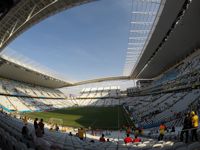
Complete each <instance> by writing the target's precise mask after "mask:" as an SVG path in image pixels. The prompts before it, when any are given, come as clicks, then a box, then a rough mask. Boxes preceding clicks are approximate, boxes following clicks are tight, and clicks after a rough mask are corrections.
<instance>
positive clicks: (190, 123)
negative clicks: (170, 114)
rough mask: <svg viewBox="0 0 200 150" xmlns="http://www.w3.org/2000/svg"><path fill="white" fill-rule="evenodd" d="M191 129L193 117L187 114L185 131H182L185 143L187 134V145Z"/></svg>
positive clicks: (184, 125)
mask: <svg viewBox="0 0 200 150" xmlns="http://www.w3.org/2000/svg"><path fill="white" fill-rule="evenodd" d="M191 128H192V120H191V117H190V113H187V114H186V115H185V119H184V124H183V129H182V131H181V135H180V140H181V142H182V141H183V135H184V133H185V143H187V142H188V135H189V129H191Z"/></svg>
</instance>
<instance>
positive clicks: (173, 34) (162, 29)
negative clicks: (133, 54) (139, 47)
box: [131, 0, 200, 78]
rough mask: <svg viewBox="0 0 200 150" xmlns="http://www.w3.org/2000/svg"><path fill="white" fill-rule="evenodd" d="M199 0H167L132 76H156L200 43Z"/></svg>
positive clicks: (199, 45)
mask: <svg viewBox="0 0 200 150" xmlns="http://www.w3.org/2000/svg"><path fill="white" fill-rule="evenodd" d="M199 6H200V1H199V0H175V1H173V0H168V1H166V3H165V6H164V9H163V12H162V14H161V16H160V19H159V21H158V23H157V26H156V28H155V30H154V33H153V34H152V36H151V39H150V40H149V43H148V45H147V46H146V48H145V51H144V52H143V54H142V56H141V58H140V60H139V61H138V64H137V66H136V67H135V69H134V70H133V71H132V74H131V78H154V77H156V76H158V75H160V74H162V73H163V72H164V71H166V70H168V69H169V68H171V67H172V66H173V65H175V64H176V63H178V62H179V61H181V60H183V59H184V58H185V57H186V56H187V55H189V54H190V53H192V52H193V51H194V50H195V49H197V48H199V47H200V30H199V27H200V20H199Z"/></svg>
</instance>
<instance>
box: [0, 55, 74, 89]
mask: <svg viewBox="0 0 200 150" xmlns="http://www.w3.org/2000/svg"><path fill="white" fill-rule="evenodd" d="M0 77H3V78H7V79H11V80H16V81H20V82H25V83H29V84H33V85H38V86H43V87H47V88H61V87H65V86H70V85H72V84H71V83H69V82H64V81H61V80H59V79H55V78H52V77H50V76H47V75H44V74H42V73H40V72H36V71H33V70H30V69H28V68H25V67H23V66H20V65H18V64H15V63H13V62H10V61H8V60H5V59H3V58H1V59H0Z"/></svg>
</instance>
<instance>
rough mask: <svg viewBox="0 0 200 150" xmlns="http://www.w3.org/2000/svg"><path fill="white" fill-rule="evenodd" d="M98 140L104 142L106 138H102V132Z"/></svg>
mask: <svg viewBox="0 0 200 150" xmlns="http://www.w3.org/2000/svg"><path fill="white" fill-rule="evenodd" d="M99 141H100V142H105V141H106V139H105V138H104V134H102V136H101V137H100V139H99Z"/></svg>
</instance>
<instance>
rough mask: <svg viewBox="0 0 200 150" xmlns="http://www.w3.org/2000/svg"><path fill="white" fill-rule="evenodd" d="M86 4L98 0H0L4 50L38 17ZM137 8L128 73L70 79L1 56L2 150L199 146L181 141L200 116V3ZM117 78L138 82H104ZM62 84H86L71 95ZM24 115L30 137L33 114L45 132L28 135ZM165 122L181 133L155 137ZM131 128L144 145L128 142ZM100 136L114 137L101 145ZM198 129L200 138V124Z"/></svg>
mask: <svg viewBox="0 0 200 150" xmlns="http://www.w3.org/2000/svg"><path fill="white" fill-rule="evenodd" d="M88 2H95V1H93V0H71V1H65V0H41V1H37V0H31V1H28V0H27V1H24V0H2V1H0V51H3V50H4V48H5V47H6V46H7V45H8V44H9V43H10V42H11V41H12V40H14V39H15V38H17V37H18V36H19V35H20V34H21V33H23V32H24V31H25V30H27V29H28V28H31V27H32V26H33V25H34V24H36V23H39V22H40V21H41V20H43V19H45V18H47V17H49V16H51V15H53V14H55V13H58V12H61V11H63V10H66V9H68V8H72V7H75V6H76V7H78V6H79V5H81V4H86V3H88ZM132 5H133V6H137V7H132V10H131V21H130V34H129V39H128V48H127V57H126V63H125V66H124V75H123V76H115V77H103V78H98V79H91V80H86V81H79V82H71V81H65V80H63V79H60V78H58V77H56V76H54V75H53V74H51V73H49V72H48V73H47V72H45V71H44V70H37V69H36V68H34V67H30V66H28V65H27V64H23V63H20V62H19V60H16V58H14V57H13V58H12V57H8V56H6V55H3V54H2V53H1V55H0V108H1V113H0V149H6V150H7V149H8V150H28V149H29V150H32V149H64V150H74V149H75V150H81V149H86V150H93V149H99V150H103V149H104V150H115V149H119V150H140V149H141V150H157V149H163V150H200V142H199V141H196V142H192V141H191V140H190V141H189V143H184V142H180V140H179V139H180V132H181V130H182V127H183V122H184V115H185V113H187V112H191V111H196V112H197V114H198V116H199V114H200V78H199V76H200V47H199V46H200V41H199V40H200V30H199V27H200V20H199V17H200V13H199V12H200V11H199V10H200V1H199V0H176V1H175V0H132ZM136 8H137V9H136ZM119 80H121V81H122V80H125V81H130V80H137V81H136V82H135V83H136V86H132V87H129V88H127V89H125V90H122V89H121V88H120V86H119V85H114V84H113V85H103V84H102V85H101V83H102V82H110V81H119ZM93 83H95V86H94V85H93V86H92V84H93ZM96 83H98V84H96ZM63 87H67V88H71V87H83V88H82V89H81V90H79V94H78V95H77V96H70V95H67V94H65V93H63V92H61V88H63ZM71 95H73V93H71ZM24 116H29V119H28V120H26V121H27V122H28V123H27V126H28V128H29V130H30V131H33V133H34V134H33V135H32V136H34V135H35V132H34V126H33V119H34V118H36V117H38V118H44V121H45V129H44V130H45V134H44V135H43V137H40V138H38V137H35V136H34V138H33V139H32V140H30V139H29V140H27V139H26V140H25V139H24V137H23V136H22V134H21V129H22V127H23V125H24V120H23V119H22V118H24ZM199 117H200V116H199ZM50 120H55V121H57V122H59V123H58V125H59V126H60V131H59V132H53V131H51V128H52V123H50ZM161 123H164V124H165V125H166V126H167V128H168V130H169V129H171V128H172V127H175V128H176V131H175V132H170V131H166V133H165V136H164V140H162V141H158V140H157V139H158V136H159V133H158V131H159V125H160V124H161ZM127 126H129V127H131V128H132V130H133V131H131V136H134V134H135V133H136V130H141V131H142V132H141V134H140V135H139V136H140V137H141V138H142V142H138V143H129V144H125V143H124V141H123V139H124V138H125V136H126V132H125V129H124V128H126V127H127ZM79 127H83V128H85V129H86V130H87V131H86V136H87V138H86V139H84V140H80V139H79V138H78V137H77V136H76V133H77V128H79ZM69 132H72V134H73V135H74V136H70V135H69V134H68V133H69ZM93 132H95V134H94V133H93ZM102 133H104V134H105V137H106V138H109V139H110V142H104V143H102V142H99V137H100V136H101V134H102ZM197 134H198V137H199V139H200V129H199V128H198V129H197ZM38 139H39V140H42V142H43V143H42V144H41V143H39V142H37V140H38ZM91 141H92V142H91ZM42 146H44V147H45V148H44V147H43V148H42ZM53 146H54V147H56V148H53Z"/></svg>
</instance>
